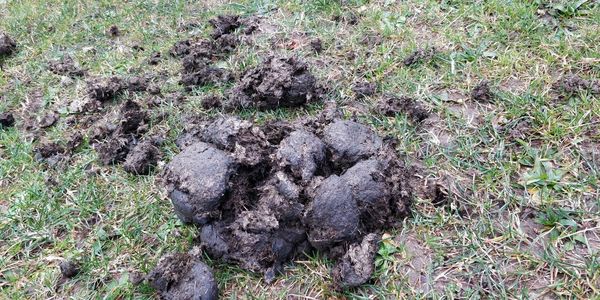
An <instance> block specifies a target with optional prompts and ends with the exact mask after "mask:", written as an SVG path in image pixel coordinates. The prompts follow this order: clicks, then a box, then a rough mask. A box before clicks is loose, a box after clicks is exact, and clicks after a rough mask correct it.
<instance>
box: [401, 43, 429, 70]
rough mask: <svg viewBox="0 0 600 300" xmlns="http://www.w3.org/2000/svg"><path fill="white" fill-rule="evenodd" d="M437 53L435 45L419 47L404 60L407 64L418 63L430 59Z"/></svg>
mask: <svg viewBox="0 0 600 300" xmlns="http://www.w3.org/2000/svg"><path fill="white" fill-rule="evenodd" d="M436 54H437V49H436V48H435V47H429V48H419V49H417V50H415V51H414V52H413V53H411V54H410V55H409V56H407V57H406V58H405V59H404V60H403V61H402V62H403V63H404V65H405V66H407V67H408V66H412V65H414V64H417V63H421V62H424V61H429V60H431V59H433V57H434V56H435V55H436Z"/></svg>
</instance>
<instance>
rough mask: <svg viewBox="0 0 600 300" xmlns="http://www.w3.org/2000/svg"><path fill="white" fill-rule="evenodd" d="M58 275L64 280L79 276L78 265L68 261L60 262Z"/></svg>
mask: <svg viewBox="0 0 600 300" xmlns="http://www.w3.org/2000/svg"><path fill="white" fill-rule="evenodd" d="M59 268H60V273H61V274H62V276H63V277H65V278H72V277H75V275H77V274H79V265H77V264H76V263H75V262H73V261H70V260H65V261H62V262H61V263H60V264H59Z"/></svg>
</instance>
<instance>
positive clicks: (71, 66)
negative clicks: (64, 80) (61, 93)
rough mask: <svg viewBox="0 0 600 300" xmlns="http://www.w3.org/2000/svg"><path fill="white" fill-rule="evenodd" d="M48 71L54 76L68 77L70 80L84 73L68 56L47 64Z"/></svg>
mask: <svg viewBox="0 0 600 300" xmlns="http://www.w3.org/2000/svg"><path fill="white" fill-rule="evenodd" d="M48 70H50V72H52V73H54V74H56V75H61V76H68V77H71V78H74V77H81V76H84V75H85V71H84V70H83V69H81V68H80V67H79V66H78V65H77V63H75V61H74V60H73V58H72V57H70V56H65V57H63V58H62V59H59V60H53V61H51V62H49V63H48Z"/></svg>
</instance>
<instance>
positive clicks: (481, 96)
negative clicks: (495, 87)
mask: <svg viewBox="0 0 600 300" xmlns="http://www.w3.org/2000/svg"><path fill="white" fill-rule="evenodd" d="M493 97H494V94H493V93H492V90H491V89H490V83H489V81H487V80H483V81H481V82H480V83H479V84H477V86H475V87H474V88H473V90H472V91H471V99H473V100H474V101H477V102H490V101H491V100H492V99H493Z"/></svg>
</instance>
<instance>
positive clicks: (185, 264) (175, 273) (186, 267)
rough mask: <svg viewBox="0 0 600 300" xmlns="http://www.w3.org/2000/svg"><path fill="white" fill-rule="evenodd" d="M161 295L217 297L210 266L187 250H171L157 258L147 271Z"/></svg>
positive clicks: (168, 298)
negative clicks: (156, 261) (176, 251)
mask: <svg viewBox="0 0 600 300" xmlns="http://www.w3.org/2000/svg"><path fill="white" fill-rule="evenodd" d="M148 281H149V283H150V285H151V286H152V287H154V288H155V289H156V290H158V292H159V294H160V297H161V299H165V300H176V299H202V300H216V299H218V296H219V295H218V294H219V289H218V286H217V281H216V280H215V278H214V276H213V275H212V270H211V269H210V268H209V267H208V266H207V265H205V264H204V263H202V262H201V261H200V260H198V258H197V257H194V256H192V255H189V254H187V253H173V254H168V255H166V256H164V257H163V258H161V260H160V261H159V263H158V265H157V266H156V268H154V270H152V272H151V273H150V274H149V275H148Z"/></svg>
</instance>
